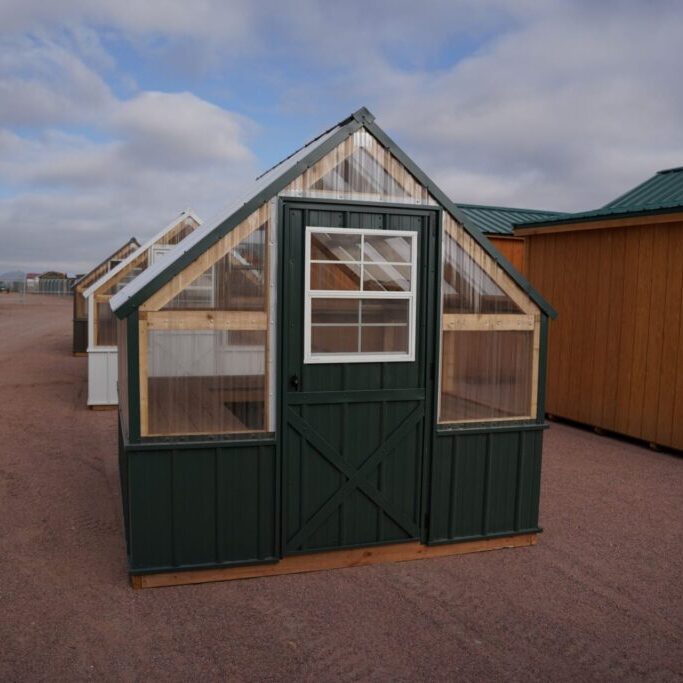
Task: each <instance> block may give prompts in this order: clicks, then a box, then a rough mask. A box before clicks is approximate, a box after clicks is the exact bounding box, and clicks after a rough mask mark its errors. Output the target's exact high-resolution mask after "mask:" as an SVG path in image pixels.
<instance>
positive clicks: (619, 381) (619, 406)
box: [526, 219, 683, 449]
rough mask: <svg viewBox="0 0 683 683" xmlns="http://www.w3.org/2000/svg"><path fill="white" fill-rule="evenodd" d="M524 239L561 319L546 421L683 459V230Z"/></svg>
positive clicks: (662, 227) (554, 331) (672, 226)
mask: <svg viewBox="0 0 683 683" xmlns="http://www.w3.org/2000/svg"><path fill="white" fill-rule="evenodd" d="M645 220H646V219H644V222H643V224H642V225H640V226H635V227H625V228H606V229H594V230H580V231H576V232H556V233H545V234H543V233H541V234H534V235H529V236H528V237H527V238H526V239H527V244H528V246H527V267H528V277H529V280H530V281H531V282H533V283H534V286H535V287H536V288H537V289H539V291H541V293H542V294H543V296H545V297H546V298H547V299H548V300H549V301H551V302H552V304H553V306H554V307H555V308H556V310H557V311H558V319H557V320H556V321H555V322H553V324H552V325H551V326H550V338H549V349H548V381H547V398H546V407H547V411H548V412H549V413H551V414H554V415H557V416H560V417H564V418H568V419H572V420H576V421H578V422H583V423H586V424H590V425H593V426H596V427H601V428H603V429H606V430H610V431H614V432H618V433H621V434H625V435H628V436H632V437H635V438H639V439H644V440H646V441H649V442H652V443H656V444H660V445H663V446H669V447H672V448H677V449H683V349H682V348H681V342H682V341H683V221H680V222H672V223H668V224H657V225H648V224H647V223H646V222H645Z"/></svg>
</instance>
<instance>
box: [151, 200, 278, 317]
mask: <svg viewBox="0 0 683 683" xmlns="http://www.w3.org/2000/svg"><path fill="white" fill-rule="evenodd" d="M269 214H270V210H269V206H268V204H267V203H266V204H264V205H263V206H262V207H261V208H259V209H257V210H256V211H255V212H254V213H253V214H251V216H249V218H247V219H246V220H245V221H243V222H242V223H241V224H240V225H239V226H237V227H236V228H235V229H234V230H231V231H230V232H229V233H228V234H227V235H225V236H224V237H223V238H221V239H220V240H219V241H218V242H216V243H215V244H214V245H213V246H211V247H209V248H208V249H207V250H206V251H205V252H204V253H203V254H202V255H201V256H200V257H199V258H197V259H196V260H195V261H193V262H192V263H191V264H190V265H189V266H187V268H185V269H184V270H183V271H182V272H181V273H179V274H178V275H176V276H175V277H174V278H173V279H172V280H171V281H170V282H168V283H167V284H166V285H164V286H163V287H161V289H159V290H158V291H157V292H155V293H154V294H153V295H152V296H150V297H149V299H147V301H146V302H145V303H144V304H142V305H141V306H140V311H159V310H161V309H162V308H163V307H164V306H166V305H167V304H168V303H169V301H171V300H172V299H173V298H175V297H176V296H177V295H178V294H180V292H182V291H183V290H184V289H185V288H186V287H188V286H189V285H191V284H192V283H193V282H194V281H195V280H196V279H197V278H198V277H200V276H201V275H202V274H203V273H204V272H205V271H207V270H208V269H209V268H211V266H213V265H215V264H216V263H217V262H218V261H219V260H220V259H222V258H223V257H224V256H226V255H227V254H228V253H229V252H230V251H232V250H233V249H234V248H235V247H236V246H237V245H238V244H240V242H243V241H244V240H245V239H247V237H249V235H251V234H252V233H253V232H255V231H256V230H258V229H259V228H260V227H261V226H262V225H263V224H264V223H266V222H267V221H268V220H269V217H270V215H269Z"/></svg>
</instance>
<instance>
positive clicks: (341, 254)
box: [304, 226, 417, 363]
mask: <svg viewBox="0 0 683 683" xmlns="http://www.w3.org/2000/svg"><path fill="white" fill-rule="evenodd" d="M305 250H306V253H305V256H306V258H305V269H306V272H305V296H304V363H373V362H374V363H376V362H382V363H384V362H392V361H393V362H401V361H404V362H405V361H414V360H415V305H416V292H417V232H416V231H408V230H358V229H354V228H319V227H312V226H307V227H306V241H305Z"/></svg>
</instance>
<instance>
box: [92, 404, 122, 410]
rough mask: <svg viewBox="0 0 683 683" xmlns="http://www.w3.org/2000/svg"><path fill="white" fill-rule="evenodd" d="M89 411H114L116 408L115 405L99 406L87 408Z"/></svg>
mask: <svg viewBox="0 0 683 683" xmlns="http://www.w3.org/2000/svg"><path fill="white" fill-rule="evenodd" d="M88 408H90V410H116V409H117V408H118V406H117V405H113V406H111V405H101V406H88Z"/></svg>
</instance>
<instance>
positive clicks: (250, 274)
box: [164, 221, 268, 311]
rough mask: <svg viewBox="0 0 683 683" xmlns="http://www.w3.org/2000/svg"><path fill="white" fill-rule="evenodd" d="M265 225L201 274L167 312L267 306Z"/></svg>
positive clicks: (182, 292)
mask: <svg viewBox="0 0 683 683" xmlns="http://www.w3.org/2000/svg"><path fill="white" fill-rule="evenodd" d="M267 268H268V223H267V221H266V222H264V223H263V224H261V225H260V226H259V227H258V228H256V229H255V230H254V231H253V232H251V233H250V234H249V235H247V236H246V237H245V238H244V239H243V240H242V241H240V242H239V244H237V245H236V246H235V247H234V248H233V249H231V250H230V251H228V253H227V254H225V255H224V256H223V257H221V258H220V259H219V260H218V261H217V262H216V263H214V264H212V265H210V266H209V267H208V268H207V269H206V270H204V271H203V272H202V273H200V274H199V275H198V276H197V277H196V278H195V279H194V280H193V281H192V282H191V283H190V284H189V285H188V286H186V287H185V289H183V290H182V291H181V292H179V293H178V294H177V295H176V296H175V297H174V298H173V299H171V300H170V301H169V302H168V303H167V304H166V305H165V306H164V309H166V310H184V309H200V310H220V311H259V310H264V309H265V305H266V284H267V279H268V277H267Z"/></svg>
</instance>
